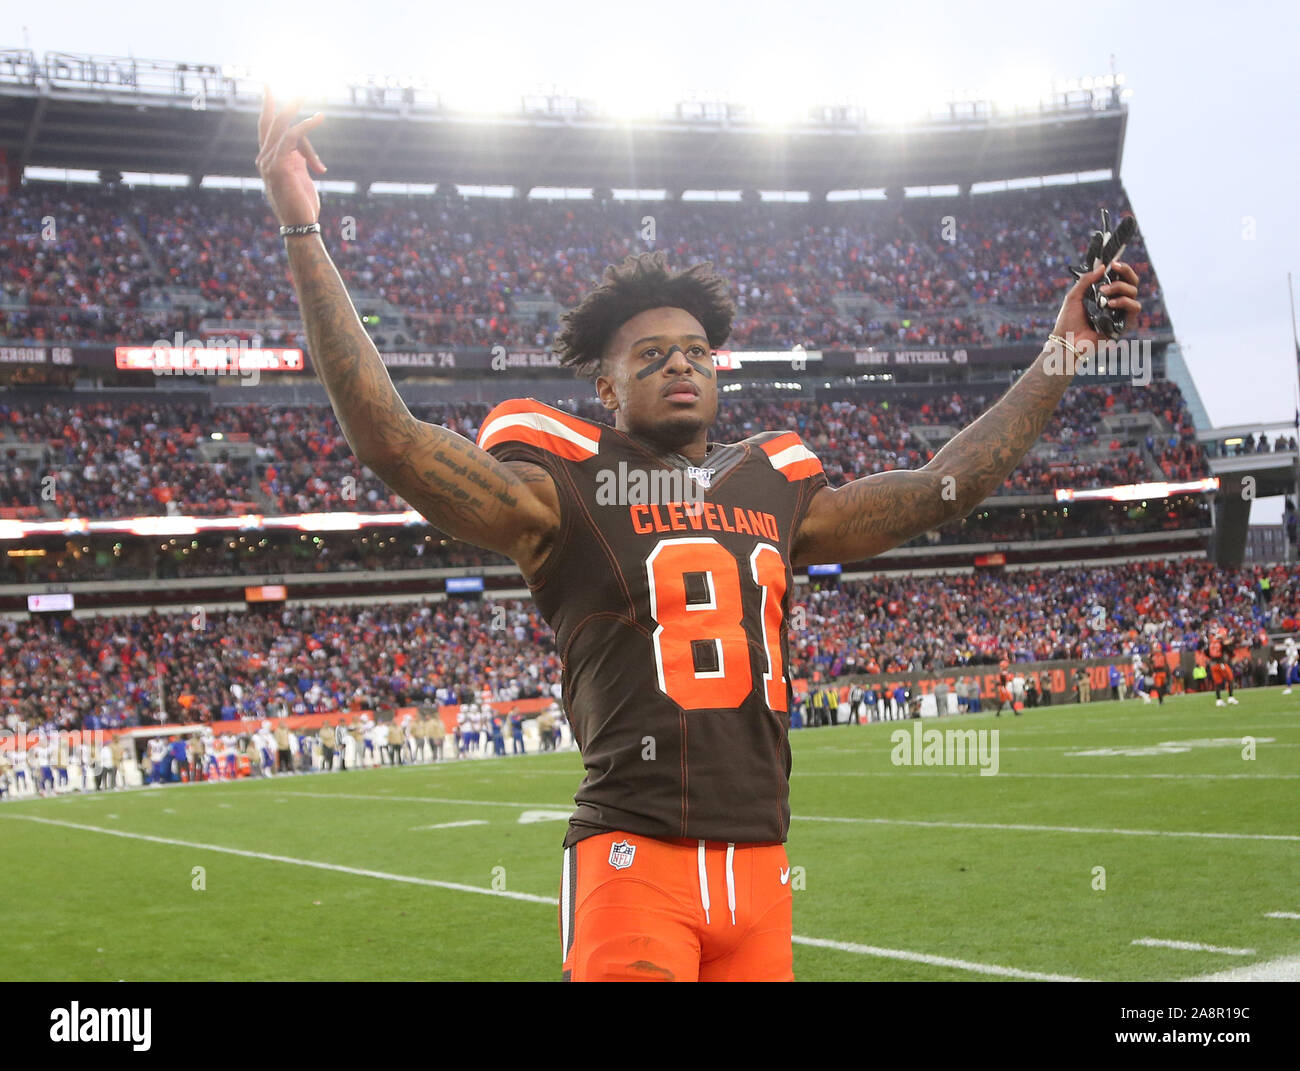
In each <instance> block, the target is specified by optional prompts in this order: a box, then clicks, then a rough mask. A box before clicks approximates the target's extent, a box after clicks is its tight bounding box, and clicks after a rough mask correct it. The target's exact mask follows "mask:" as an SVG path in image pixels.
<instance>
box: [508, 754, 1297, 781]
mask: <svg viewBox="0 0 1300 1071" xmlns="http://www.w3.org/2000/svg"><path fill="white" fill-rule="evenodd" d="M1002 750H1006V749H1005V748H1003V749H1002ZM543 772H545V773H555V774H559V773H565V774H567V773H568V771H567V770H547V771H539V772H538V774H527V775H526V776H528V777H536V776H538V775H539V774H540V773H543ZM965 772H967V771H966V770H965V769H962V770H957V771H954V770H918V769H915V768H913V767H909V768H907V769H905V770H903V769H899V770H844V771H839V770H804V771H802V772H801V771H799V770H795V771H794V772H793V773H792V774H791V775H790V776H791V779H792V780H798V779H799V778H803V777H960V776H962V774H963V773H965ZM520 776H525V775H522V774H521V775H520ZM570 776H572V775H570ZM997 776H998V777H1045V778H1053V779H1054V778H1071V777H1076V778H1077V777H1082V778H1089V777H1103V778H1108V779H1116V780H1121V781H1143V780H1162V781H1191V780H1212V781H1297V780H1300V774H1286V773H1283V774H1247V773H1225V774H1217V773H1010V772H1008V771H1006V770H999V771H998V774H997Z"/></svg>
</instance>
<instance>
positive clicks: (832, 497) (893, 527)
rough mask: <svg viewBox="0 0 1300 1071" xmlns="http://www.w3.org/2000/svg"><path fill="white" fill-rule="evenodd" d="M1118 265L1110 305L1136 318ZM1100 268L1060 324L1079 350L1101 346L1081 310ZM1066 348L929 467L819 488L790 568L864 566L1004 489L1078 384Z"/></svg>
mask: <svg viewBox="0 0 1300 1071" xmlns="http://www.w3.org/2000/svg"><path fill="white" fill-rule="evenodd" d="M1113 267H1114V270H1115V272H1116V274H1117V275H1118V276H1120V277H1121V278H1122V279H1123V281H1122V282H1120V281H1117V282H1114V283H1111V284H1110V285H1109V286H1105V287H1103V288H1102V290H1103V292H1104V293H1106V295H1107V297H1109V299H1110V302H1111V304H1112V305H1113V306H1116V307H1118V308H1122V309H1125V310H1127V311H1129V312H1131V313H1133V314H1134V315H1136V314H1137V313H1138V312H1140V311H1141V305H1140V304H1139V303H1138V301H1137V281H1138V280H1137V273H1136V272H1135V271H1134V270H1133V269H1132V268H1131V267H1130V266H1129V265H1127V264H1121V263H1120V262H1119V261H1116V262H1115V264H1114V265H1113ZM1103 271H1104V267H1103V268H1098V269H1097V270H1096V271H1093V272H1089V273H1088V274H1087V275H1084V276H1082V277H1081V278H1079V279H1078V280H1077V281H1076V283H1075V285H1074V286H1073V287H1072V288H1071V289H1070V291H1069V292H1068V293H1067V294H1066V295H1065V301H1064V302H1063V303H1062V305H1061V311H1060V313H1059V315H1058V316H1057V318H1056V327H1055V329H1054V331H1053V334H1055V335H1058V336H1060V337H1063V338H1065V339H1068V340H1069V341H1070V343H1071V345H1073V346H1075V347H1076V348H1077V347H1079V346H1080V345H1081V344H1089V343H1090V344H1091V345H1092V346H1094V347H1095V346H1096V345H1097V344H1098V343H1099V342H1100V336H1099V335H1098V334H1097V333H1096V332H1095V331H1094V330H1093V329H1092V327H1091V325H1090V324H1089V323H1088V318H1087V316H1086V315H1085V314H1084V311H1083V294H1084V292H1085V291H1086V290H1087V288H1088V287H1089V286H1091V285H1092V283H1093V282H1095V281H1096V280H1098V279H1099V278H1100V277H1101V275H1102V272H1103ZM1054 351H1055V352H1054ZM1063 352H1064V351H1063V350H1061V349H1060V348H1059V343H1055V342H1049V343H1048V344H1047V346H1046V347H1044V349H1043V351H1042V353H1040V354H1039V355H1038V358H1037V360H1035V361H1034V363H1033V364H1032V365H1030V366H1029V368H1028V370H1027V371H1026V372H1025V373H1024V374H1023V375H1022V376H1021V377H1020V378H1019V379H1018V380H1016V382H1015V383H1014V384H1013V385H1012V387H1011V389H1010V390H1008V391H1007V392H1006V394H1004V395H1003V396H1002V397H1001V398H1000V399H999V400H998V401H997V402H996V403H995V404H994V405H993V406H992V407H991V408H989V409H988V410H987V411H986V412H985V413H984V414H983V415H982V416H981V417H980V418H979V419H978V420H976V421H975V422H974V423H973V424H971V425H970V426H969V427H967V428H965V429H963V430H962V431H961V432H959V433H958V434H957V435H954V436H953V437H952V438H951V439H950V440H949V441H948V442H947V443H946V444H945V445H944V447H943V449H942V450H940V451H939V452H938V453H937V454H936V455H935V456H934V459H933V460H932V461H931V462H930V463H929V464H928V465H926V466H925V467H924V468H920V469H915V470H910V471H908V470H900V471H896V472H880V473H876V474H875V475H873V476H865V477H863V478H862V479H859V480H853V481H852V482H851V483H847V484H845V485H844V486H843V487H836V488H830V487H824V488H822V489H821V490H820V491H819V492H817V494H816V496H815V497H814V498H813V500H812V504H811V505H810V506H809V509H808V512H807V513H806V514H805V516H804V519H803V523H802V524H801V525H800V526H799V531H798V532H796V533H795V537H794V541H793V547H792V551H791V563H792V564H793V565H795V566H796V567H798V566H802V565H814V564H819V563H823V562H854V561H861V560H863V559H864V558H870V557H873V556H875V555H877V554H882V553H884V552H885V551H887V550H889V549H890V548H891V547H896V546H898V545H899V544H900V543H905V542H907V540H909V539H912V538H914V537H916V536H918V535H920V534H921V533H922V532H928V531H929V530H930V529H931V528H937V527H938V526H939V525H941V524H945V523H947V522H948V521H953V520H958V519H959V518H962V517H965V516H966V515H967V514H968V513H970V512H971V510H973V509H974V508H975V507H976V506H978V505H979V504H980V503H981V502H983V501H984V499H985V498H987V497H988V496H989V495H991V494H992V493H993V492H994V491H996V490H997V489H998V487H1000V486H1001V484H1002V481H1003V480H1005V479H1006V478H1007V476H1008V475H1010V473H1011V471H1012V470H1013V469H1014V468H1015V467H1016V466H1017V465H1018V464H1019V463H1020V460H1021V458H1023V457H1024V456H1025V454H1026V453H1028V451H1029V448H1030V447H1031V446H1033V445H1034V443H1035V442H1036V441H1037V440H1038V437H1039V436H1040V435H1042V433H1043V429H1044V428H1045V427H1046V426H1047V422H1048V421H1049V420H1050V419H1051V417H1052V413H1053V411H1055V409H1056V406H1057V405H1058V403H1059V402H1060V400H1061V396H1062V395H1063V394H1064V393H1065V390H1066V388H1067V387H1069V385H1070V382H1071V380H1072V379H1073V378H1074V376H1073V373H1070V374H1066V373H1064V372H1062V371H1058V370H1057V368H1058V367H1060V366H1065V367H1072V362H1071V363H1070V364H1067V363H1066V362H1064V361H1062V360H1061V357H1062V356H1063ZM1049 362H1050V364H1049ZM1053 366H1055V367H1053Z"/></svg>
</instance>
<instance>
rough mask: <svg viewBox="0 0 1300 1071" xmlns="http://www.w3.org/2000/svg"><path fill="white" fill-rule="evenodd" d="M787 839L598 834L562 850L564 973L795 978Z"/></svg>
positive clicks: (576, 976)
mask: <svg viewBox="0 0 1300 1071" xmlns="http://www.w3.org/2000/svg"><path fill="white" fill-rule="evenodd" d="M792 906H793V897H792V896H791V890H790V863H789V861H788V860H787V858H786V854H785V846H784V845H783V844H779V843H772V844H734V845H728V844H727V843H726V842H724V841H695V840H677V839H671V840H670V839H661V838H656V837H643V836H639V835H638V834H635V833H624V832H617V833H601V834H598V835H596V836H593V837H587V838H585V839H584V840H580V841H578V843H577V844H575V845H574V846H573V847H572V848H566V849H565V850H564V870H563V876H562V878H561V883H560V941H561V946H562V948H563V949H564V967H563V975H562V977H563V979H564V980H565V981H573V982H616V981H625V982H633V981H639V982H674V981H675V982H696V981H699V982H761V981H768V982H792V981H794V960H793V947H792V942H791V934H792V928H791V927H792V921H791V909H792Z"/></svg>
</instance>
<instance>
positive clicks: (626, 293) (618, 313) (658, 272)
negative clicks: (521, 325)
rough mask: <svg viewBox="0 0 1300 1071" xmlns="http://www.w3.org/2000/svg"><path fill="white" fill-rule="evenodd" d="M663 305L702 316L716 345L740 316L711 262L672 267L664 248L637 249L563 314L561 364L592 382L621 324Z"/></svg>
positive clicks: (559, 344)
mask: <svg viewBox="0 0 1300 1071" xmlns="http://www.w3.org/2000/svg"><path fill="white" fill-rule="evenodd" d="M664 307H667V308H675V309H684V310H685V311H686V312H689V313H690V314H691V315H692V316H694V317H695V318H696V319H697V320H699V322H700V324H701V325H702V326H703V328H704V334H705V337H706V338H707V339H708V340H709V345H710V346H712V347H713V348H714V349H717V347H719V346H721V345H722V344H723V343H724V342H726V341H727V337H728V336H729V335H730V334H731V320H732V317H734V316H735V315H736V306H735V305H734V304H733V303H732V300H731V298H730V296H728V294H727V283H726V280H724V279H723V278H722V276H720V275H718V274H717V273H716V272H715V271H714V270H713V265H712V264H711V263H708V262H705V263H702V264H694V265H692V266H691V267H689V268H687V269H686V270H685V271H680V272H672V271H669V269H668V255H667V254H666V253H664V252H663V251H662V250H656V251H655V252H653V253H639V254H636V255H634V256H629V257H626V258H624V260H623V263H622V264H619V265H617V266H616V265H613V264H611V265H609V266H608V267H607V268H606V269H605V273H604V275H603V276H602V278H601V284H600V286H598V287H596V289H595V290H593V291H592V292H591V293H590V294H588V295H587V296H586V297H585V298H583V300H582V302H581V304H579V305H578V306H577V307H576V308H573V309H570V310H569V311H568V312H566V313H565V314H564V315H563V316H562V317H561V319H562V321H563V323H564V329H563V330H562V331H561V332H560V334H559V336H558V338H557V345H556V346H555V351H556V353H558V354H559V356H560V363H561V364H562V365H564V366H565V367H566V368H572V369H573V371H574V375H575V376H577V377H579V378H581V379H588V380H591V381H592V382H594V381H595V379H596V377H597V376H599V375H600V371H601V361H602V359H603V357H604V355H605V348H606V347H607V346H608V345H609V341H610V339H612V338H613V337H614V335H615V334H616V333H617V331H618V329H619V328H620V327H622V326H623V325H624V324H625V323H627V321H628V320H630V319H632V317H633V316H636V315H637V314H638V313H642V312H645V311H646V310H647V309H658V308H664Z"/></svg>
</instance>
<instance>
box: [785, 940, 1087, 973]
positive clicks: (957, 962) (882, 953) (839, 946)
mask: <svg viewBox="0 0 1300 1071" xmlns="http://www.w3.org/2000/svg"><path fill="white" fill-rule="evenodd" d="M794 943H795V944H797V945H807V946H808V947H810V948H833V949H835V950H836V951H839V952H852V953H855V954H856V955H859V956H876V957H879V958H881V959H897V960H903V961H905V962H907V963H925V964H929V965H930V966H933V967H952V968H953V969H954V970H959V971H972V972H974V973H975V974H992V975H998V976H1000V977H1003V978H1024V979H1026V980H1028V981H1035V982H1086V981H1087V980H1088V979H1086V978H1074V977H1071V976H1070V975H1068V974H1041V973H1040V972H1038V971H1022V970H1021V969H1020V968H1019V967H1000V966H998V965H997V964H994V963H973V962H972V961H970V960H967V959H952V958H951V957H949V956H932V955H930V954H928V953H926V952H905V951H903V950H901V949H897V948H879V947H877V946H876V945H859V944H853V943H852V942H849V941H827V940H824V939H823V938H820V937H797V936H796V937H795V938H794Z"/></svg>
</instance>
